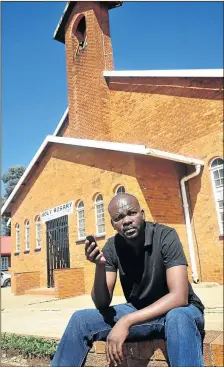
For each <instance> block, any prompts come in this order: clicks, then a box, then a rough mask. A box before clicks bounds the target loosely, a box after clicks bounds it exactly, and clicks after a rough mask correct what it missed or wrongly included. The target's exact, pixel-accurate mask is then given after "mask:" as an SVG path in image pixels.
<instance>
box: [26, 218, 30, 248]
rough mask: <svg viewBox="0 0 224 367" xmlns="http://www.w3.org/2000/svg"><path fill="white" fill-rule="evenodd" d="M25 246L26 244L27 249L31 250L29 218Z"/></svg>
mask: <svg viewBox="0 0 224 367" xmlns="http://www.w3.org/2000/svg"><path fill="white" fill-rule="evenodd" d="M25 246H26V251H29V250H30V222H29V220H28V219H27V220H26V221H25Z"/></svg>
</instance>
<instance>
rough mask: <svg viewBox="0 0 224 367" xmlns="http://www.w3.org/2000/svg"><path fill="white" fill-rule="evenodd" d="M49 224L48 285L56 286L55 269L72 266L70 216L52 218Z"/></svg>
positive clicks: (47, 223)
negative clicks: (69, 236) (69, 232)
mask: <svg viewBox="0 0 224 367" xmlns="http://www.w3.org/2000/svg"><path fill="white" fill-rule="evenodd" d="M46 225H47V231H46V233H47V286H48V288H50V287H54V272H53V271H54V269H63V268H70V255H69V242H68V216H67V215H65V216H63V217H60V218H57V219H53V220H50V221H49V222H46Z"/></svg>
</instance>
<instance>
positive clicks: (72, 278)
mask: <svg viewBox="0 0 224 367" xmlns="http://www.w3.org/2000/svg"><path fill="white" fill-rule="evenodd" d="M54 281H55V297H56V298H69V297H76V296H81V295H83V294H85V283H84V271H83V268H76V269H57V270H54Z"/></svg>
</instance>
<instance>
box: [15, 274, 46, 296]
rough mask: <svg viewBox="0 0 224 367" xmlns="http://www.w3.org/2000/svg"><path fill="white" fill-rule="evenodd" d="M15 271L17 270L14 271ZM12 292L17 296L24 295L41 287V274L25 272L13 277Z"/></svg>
mask: <svg viewBox="0 0 224 367" xmlns="http://www.w3.org/2000/svg"><path fill="white" fill-rule="evenodd" d="M14 270H15V269H14ZM12 287H13V289H12V291H13V293H14V294H15V296H19V295H21V294H24V293H25V291H26V290H28V289H31V288H39V287H40V272H39V271H33V272H23V273H14V274H13V275H12Z"/></svg>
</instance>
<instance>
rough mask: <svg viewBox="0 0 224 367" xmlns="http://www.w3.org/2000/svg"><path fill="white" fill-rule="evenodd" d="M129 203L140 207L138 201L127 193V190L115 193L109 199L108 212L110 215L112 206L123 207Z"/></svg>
mask: <svg viewBox="0 0 224 367" xmlns="http://www.w3.org/2000/svg"><path fill="white" fill-rule="evenodd" d="M129 204H134V206H135V207H136V208H138V209H140V205H139V201H138V199H137V198H136V197H135V196H134V195H131V194H128V193H127V192H124V193H122V194H117V195H115V196H114V197H113V199H111V201H110V203H109V205H108V212H109V214H110V215H111V211H113V209H114V208H117V207H124V206H127V205H129Z"/></svg>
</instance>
